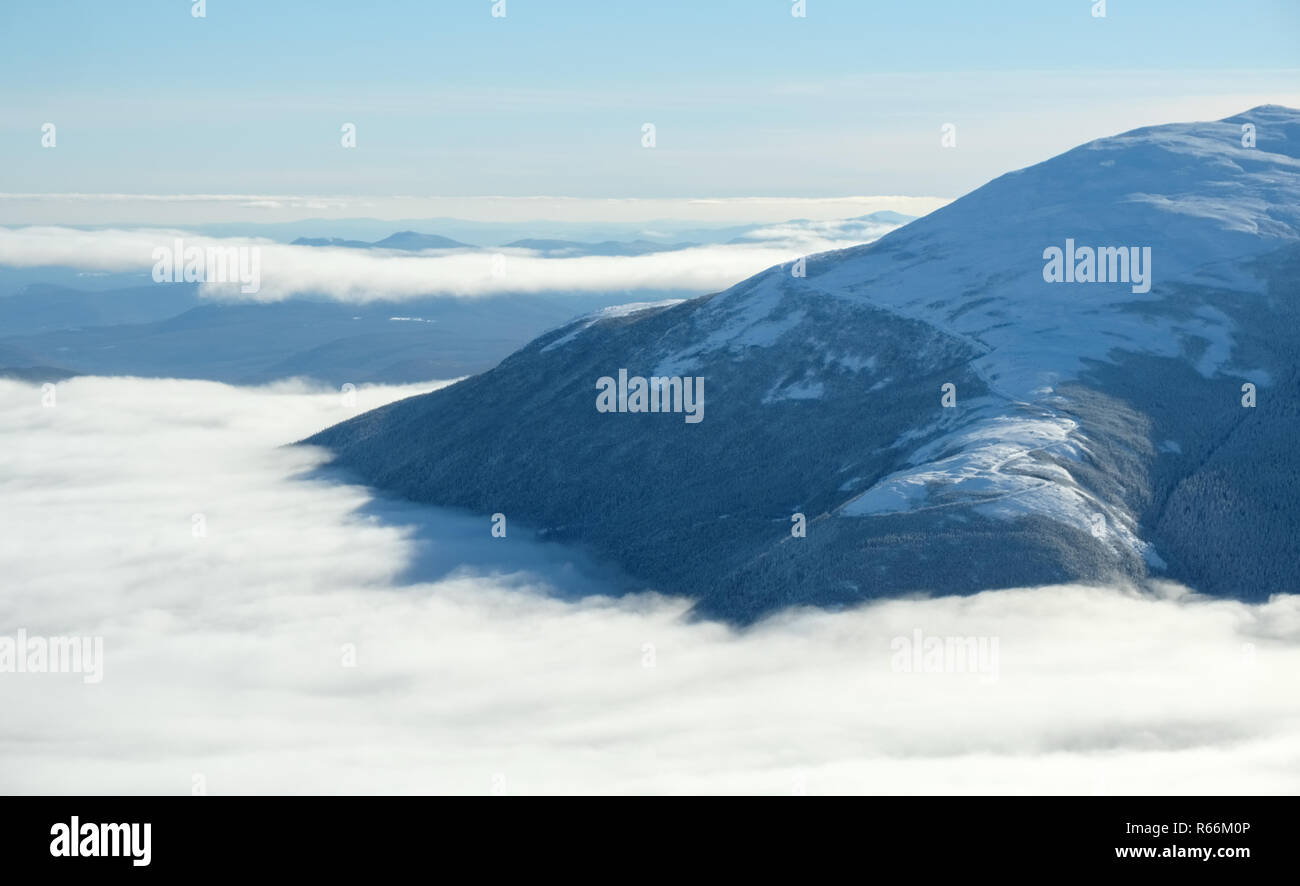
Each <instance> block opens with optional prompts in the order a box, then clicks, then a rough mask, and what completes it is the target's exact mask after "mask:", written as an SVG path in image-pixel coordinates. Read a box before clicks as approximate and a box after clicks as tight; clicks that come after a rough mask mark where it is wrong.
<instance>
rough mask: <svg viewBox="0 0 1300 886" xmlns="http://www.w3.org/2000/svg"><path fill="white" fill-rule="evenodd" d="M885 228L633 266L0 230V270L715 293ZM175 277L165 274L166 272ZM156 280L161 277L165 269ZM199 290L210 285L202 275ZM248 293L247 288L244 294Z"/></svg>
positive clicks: (313, 290) (336, 294)
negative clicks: (232, 269)
mask: <svg viewBox="0 0 1300 886" xmlns="http://www.w3.org/2000/svg"><path fill="white" fill-rule="evenodd" d="M892 227H893V226H890V225H883V224H881V225H863V224H862V223H853V222H815V223H807V224H805V225H794V224H787V225H783V226H780V227H775V228H771V229H764V230H763V231H762V232H761V234H757V235H756V236H755V237H754V239H753V241H752V242H745V243H736V244H725V245H711V246H700V247H695V248H689V249H680V250H674V251H670V252H658V253H654V254H650V255H638V256H582V257H564V258H547V257H544V256H542V255H541V254H540V253H538V252H536V251H533V250H528V249H504V248H503V249H474V250H465V249H456V250H439V251H433V252H424V253H419V254H411V253H407V252H397V251H392V250H360V249H347V248H330V247H311V246H293V245H288V244H283V243H276V242H273V241H270V240H265V239H256V238H213V237H204V236H199V235H195V234H192V233H187V232H185V231H180V230H167V229H133V230H116V229H110V230H100V231H85V230H79V229H74V228H64V227H24V228H12V229H8V228H0V265H7V266H10V267H18V268H32V267H49V266H59V267H72V268H78V269H81V270H86V271H111V272H117V273H122V272H133V271H136V272H140V273H142V274H150V273H151V272H152V271H153V268H154V265H155V262H156V256H155V252H154V251H155V250H156V249H166V250H170V251H172V252H173V253H175V251H176V250H175V244H176V242H177V240H179V241H180V242H181V245H182V248H183V249H188V248H190V247H198V248H201V249H205V250H206V249H208V248H221V249H226V248H231V247H237V248H243V249H246V250H247V249H256V250H257V265H258V277H259V279H258V281H257V284H258V285H257V286H256V287H254V288H256V289H257V291H256V292H255V293H249V292H242V291H241V286H240V284H239V283H233V284H230V283H205V284H204V285H203V287H202V288H201V292H202V294H203V295H204V296H205V297H209V298H215V299H244V300H248V299H252V300H258V301H279V300H282V299H285V298H289V297H291V296H294V295H301V294H313V295H324V296H327V297H330V298H334V299H338V300H340V301H347V302H366V301H372V300H380V299H383V300H399V299H406V298H415V297H423V296H429V295H448V296H482V295H494V294H500V293H543V292H610V291H619V290H661V291H683V292H707V291H711V290H717V289H723V288H726V287H728V286H731V285H732V284H734V283H736V282H738V281H740V280H743V279H744V278H746V277H748V276H751V275H752V274H755V273H757V272H759V271H761V270H763V269H764V268H768V267H771V266H772V265H777V264H782V263H785V262H789V261H792V260H793V259H796V258H798V257H800V256H803V255H807V254H810V253H814V252H824V251H827V250H831V249H841V248H844V247H846V246H851V245H855V244H858V243H864V242H868V241H870V240H873V239H875V238H877V237H879V236H881V235H882V234H884V233H886V232H888V231H889V230H891V229H892ZM171 267H172V266H171V265H167V268H168V269H170V268H171ZM165 273H170V270H168V271H166V272H165ZM208 279H215V278H214V277H212V276H209V277H208ZM242 288H244V289H246V288H247V287H242Z"/></svg>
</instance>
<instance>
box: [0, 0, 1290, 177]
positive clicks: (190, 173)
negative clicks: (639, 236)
mask: <svg viewBox="0 0 1300 886" xmlns="http://www.w3.org/2000/svg"><path fill="white" fill-rule="evenodd" d="M492 5H493V4H492V0H433V2H418V3H417V2H401V0H387V2H375V3H369V4H357V3H355V2H342V0H340V2H305V0H299V2H293V0H277V2H266V0H261V2H258V0H208V2H207V4H206V13H207V14H206V17H205V18H202V19H196V18H193V17H192V16H191V6H192V3H191V0H153V2H140V0H135V2H130V3H105V2H102V0H95V2H58V0H51V2H45V3H16V2H6V3H4V4H3V5H0V34H2V35H3V36H2V37H0V84H3V85H2V86H0V90H3V92H0V192H2V193H48V192H59V193H62V192H94V193H101V192H127V193H153V194H175V193H240V194H300V195H308V194H339V195H367V194H369V195H408V194H409V195H423V196H427V195H453V196H465V195H483V194H495V195H509V196H526V195H563V196H574V197H653V198H664V197H702V196H714V197H742V196H803V197H831V196H846V195H863V194H909V195H932V196H943V197H953V196H958V195H960V194H961V193H964V192H965V191H967V190H969V189H971V188H973V187H976V186H978V185H979V184H981V183H983V182H984V181H986V180H988V179H989V178H991V177H993V176H995V175H997V174H1000V173H1001V172H1004V171H1006V170H1008V169H1012V168H1018V167H1020V166H1024V165H1027V164H1028V163H1032V162H1036V161H1038V160H1041V159H1044V158H1046V157H1047V156H1051V155H1052V154H1055V153H1059V152H1060V151H1062V150H1065V149H1068V148H1069V147H1071V146H1072V145H1074V144H1077V143H1079V142H1081V141H1085V140H1087V139H1089V138H1094V137H1098V136H1103V135H1108V134H1111V133H1114V132H1118V131H1122V130H1124V129H1128V128H1132V127H1133V126H1138V125H1144V124H1150V123H1161V122H1171V121H1173V120H1180V119H1193V118H1206V117H1222V116H1227V115H1228V114H1231V113H1234V112H1237V111H1240V110H1244V109H1245V108H1247V107H1250V106H1253V105H1256V104H1260V103H1263V102H1281V103H1287V104H1300V98H1297V96H1300V75H1298V69H1300V48H1298V47H1300V3H1296V2H1295V0H1239V2H1234V3H1232V4H1225V3H1222V2H1220V0H1216V2H1208V0H1205V2H1192V0H1177V2H1175V0H1169V2H1150V0H1148V2H1136V0H1132V2H1122V0H1118V2H1117V0H1112V2H1109V3H1107V10H1106V11H1107V15H1106V17H1105V18H1094V17H1093V16H1092V14H1091V8H1092V5H1093V4H1092V2H1090V0H1003V2H999V3H976V2H955V0H934V2H922V0H916V2H901V3H900V2H889V3H885V2H863V0H807V4H806V8H807V17H806V18H802V19H800V18H795V17H792V16H791V14H790V10H791V6H792V2H791V0H749V2H739V0H714V2H708V3H705V2H631V0H625V2H608V3H606V2H599V0H587V2H572V0H545V2H542V0H507V2H506V10H507V15H506V17H505V18H503V19H502V18H493V17H492V15H491V8H492ZM46 122H53V123H54V124H55V125H56V126H57V138H58V143H57V148H56V149H53V150H49V149H42V148H41V145H40V128H41V125H42V124H43V123H46ZM345 122H351V123H354V124H356V126H357V148H356V149H355V150H344V149H342V148H341V146H340V143H339V139H340V126H341V125H342V124H343V123H345ZM647 122H650V123H654V125H655V126H656V130H657V131H656V137H657V145H656V147H655V148H654V149H653V150H649V149H645V148H643V147H642V146H641V127H642V124H643V123H647ZM947 122H952V123H955V124H956V126H957V134H958V143H957V147H956V148H955V149H943V148H941V146H940V144H939V138H940V127H941V126H942V125H943V124H944V123H947Z"/></svg>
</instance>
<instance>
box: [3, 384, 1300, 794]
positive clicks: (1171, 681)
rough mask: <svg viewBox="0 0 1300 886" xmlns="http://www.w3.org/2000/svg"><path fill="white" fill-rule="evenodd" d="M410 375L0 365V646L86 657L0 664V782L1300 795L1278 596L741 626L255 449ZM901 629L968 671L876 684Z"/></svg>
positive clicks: (956, 601)
mask: <svg viewBox="0 0 1300 886" xmlns="http://www.w3.org/2000/svg"><path fill="white" fill-rule="evenodd" d="M431 387H433V385H425V386H410V387H405V388H362V389H360V390H359V391H357V392H356V400H355V402H353V401H351V400H350V399H348V398H347V397H346V396H342V395H340V394H339V393H337V392H333V391H322V390H313V389H309V388H306V387H303V386H301V385H298V384H295V383H284V384H280V385H276V386H272V387H268V388H262V389H257V390H253V391H249V390H248V389H236V388H231V387H227V386H224V385H220V384H215V383H208V382H194V381H168V380H162V381H158V380H138V379H99V378H81V379H74V380H72V381H69V382H65V383H62V384H60V385H59V386H58V387H57V388H55V389H54V391H53V401H52V402H53V405H44V403H49V402H51V399H50V391H49V390H48V389H46V390H45V391H42V389H41V388H39V387H37V386H32V385H26V384H20V383H16V382H9V381H0V498H2V499H3V501H4V502H5V506H4V508H3V509H0V574H3V575H4V587H5V593H4V594H3V595H0V634H6V635H12V634H13V633H14V631H16V630H17V629H19V628H23V629H25V630H27V631H28V632H29V633H30V634H43V635H49V636H58V635H88V636H102V637H103V638H104V656H105V661H104V674H103V681H102V682H101V683H98V684H94V685H87V684H85V683H83V681H82V680H81V679H80V678H79V677H77V676H75V675H69V674H13V673H3V674H0V706H2V707H3V709H4V710H5V711H6V716H5V717H4V718H3V721H2V723H0V741H3V749H4V752H3V754H0V791H3V792H6V793H9V792H67V793H96V792H110V791H111V792H118V791H121V792H157V793H164V794H166V793H178V794H186V793H190V792H191V790H192V787H193V785H194V784H195V783H196V777H198V778H200V779H201V783H202V784H203V785H204V786H205V787H206V789H207V791H209V792H211V793H214V794H223V793H241V792H319V793H336V792H390V791H391V792H408V791H409V792H434V793H440V792H458V793H491V792H493V791H496V792H503V793H519V794H523V793H534V792H576V791H581V792H614V793H623V792H656V791H726V792H755V793H775V794H789V793H801V792H804V791H806V792H808V793H841V792H873V793H874V792H884V793H916V792H983V791H994V792H1000V791H1007V792H1022V791H1032V792H1049V793H1050V792H1065V793H1083V794H1088V793H1143V792H1172V793H1182V792H1186V793H1198V794H1199V793H1218V792H1241V793H1255V792H1259V793H1268V792H1295V791H1296V790H1300V766H1298V765H1297V763H1298V762H1300V751H1297V747H1300V743H1298V742H1297V738H1300V699H1297V697H1296V694H1295V691H1294V687H1295V680H1296V676H1297V674H1300V598H1297V597H1294V596H1285V597H1276V598H1274V599H1273V600H1271V601H1269V602H1268V603H1266V604H1263V605H1258V606H1248V605H1244V604H1241V603H1237V602H1232V601H1223V600H1217V601H1216V600H1205V599H1198V598H1196V597H1194V596H1193V595H1190V594H1189V593H1188V592H1186V591H1185V590H1183V589H1180V588H1177V587H1174V586H1161V587H1159V588H1157V589H1156V590H1155V591H1154V592H1143V593H1140V592H1138V591H1135V590H1132V589H1104V588H1082V587H1051V588H1038V589H1025V590H1016V591H999V592H988V593H984V594H979V595H976V596H974V597H968V598H945V599H936V600H912V601H905V600H894V601H887V602H880V603H876V604H873V605H868V606H865V607H862V608H860V609H856V610H853V611H848V612H838V613H826V612H792V613H787V614H785V615H783V616H781V617H780V618H778V619H775V620H773V621H769V622H766V623H763V624H761V625H759V626H758V627H756V628H754V629H752V630H750V631H747V632H745V633H743V634H737V633H735V632H733V631H731V630H729V629H727V628H725V627H723V626H720V625H717V624H711V623H693V622H690V621H688V620H686V619H684V618H683V613H684V611H685V608H686V604H685V603H683V602H682V601H679V600H673V599H666V598H663V597H660V596H657V595H654V594H636V595H630V596H625V597H621V598H615V597H611V596H601V595H600V594H599V593H598V592H600V591H601V590H602V589H603V588H605V587H606V585H605V583H604V582H605V579H604V577H603V576H602V575H601V573H600V570H599V569H598V568H597V567H595V566H593V565H591V564H588V563H585V562H584V561H583V559H582V558H581V557H578V556H576V555H574V554H573V553H571V552H569V551H566V550H564V549H562V548H558V547H556V546H553V545H545V544H540V543H537V542H535V541H533V540H531V539H530V538H529V537H528V534H527V533H526V532H525V531H524V530H523V529H522V528H521V527H515V526H510V528H509V531H508V535H507V537H506V538H505V539H494V538H492V537H491V535H490V532H489V526H490V523H489V521H488V519H487V518H486V517H481V516H476V515H466V514H461V513H450V512H444V511H439V510H437V509H430V508H423V507H417V506H414V505H409V504H399V503H393V502H386V501H383V500H379V499H376V498H375V497H374V496H373V495H372V493H370V492H369V491H368V490H366V489H364V488H361V487H357V486H350V485H346V484H345V483H343V482H341V481H339V480H337V479H329V478H322V477H321V476H320V475H318V474H316V473H314V472H313V469H314V468H316V467H317V466H319V465H320V464H321V462H322V461H323V459H324V458H325V455H324V453H322V452H320V451H317V450H312V449H305V448H300V447H283V446H282V445H281V444H285V443H289V442H292V441H294V440H296V439H300V438H301V437H303V436H305V435H307V434H309V433H310V432H312V431H314V430H316V429H318V428H321V427H324V426H326V425H328V424H330V423H332V422H335V421H338V420H341V419H343V418H346V417H348V416H349V415H352V414H355V413H356V412H358V411H361V410H365V409H369V408H373V407H374V406H377V405H380V404H381V403H383V402H386V401H388V400H392V399H396V398H398V397H402V396H408V395H410V394H413V393H417V392H419V391H422V390H428V389H430V388H431ZM43 401H44V402H43ZM195 515H199V516H200V517H201V518H202V521H201V522H202V526H203V532H202V533H201V534H197V533H196V530H195V526H196V525H197V524H196V521H195ZM917 631H920V632H921V633H922V635H923V636H926V637H940V638H942V637H950V636H951V637H974V638H982V639H984V640H985V641H992V640H996V641H997V646H996V648H997V658H996V662H995V667H993V668H990V669H987V670H986V671H985V672H984V673H962V672H951V671H944V670H942V669H941V670H940V671H939V672H921V673H918V672H912V673H907V672H903V671H900V670H899V659H898V646H899V642H900V640H910V638H912V637H914V636H916V633H915V632H917ZM349 650H352V652H354V654H355V667H349V666H346V663H347V662H348V660H349V659H348V656H349V654H350V653H349ZM923 670H925V669H923Z"/></svg>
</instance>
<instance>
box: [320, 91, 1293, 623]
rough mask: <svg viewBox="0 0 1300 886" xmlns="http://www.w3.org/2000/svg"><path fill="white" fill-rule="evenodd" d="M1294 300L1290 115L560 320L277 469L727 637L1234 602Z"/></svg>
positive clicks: (1001, 188)
mask: <svg viewBox="0 0 1300 886" xmlns="http://www.w3.org/2000/svg"><path fill="white" fill-rule="evenodd" d="M1247 133H1250V134H1251V135H1252V136H1253V138H1255V139H1256V141H1254V142H1251V143H1248V138H1247ZM1067 267H1068V271H1067V270H1066V268H1067ZM1297 280H1300V112H1297V111H1295V110H1292V109H1289V108H1283V107H1277V106H1263V107H1259V108H1255V109H1253V110H1250V111H1247V112H1245V113H1243V114H1240V115H1236V116H1234V117H1230V118H1227V119H1225V120H1222V121H1218V122H1210V123H1192V124H1175V125H1166V126H1154V127H1149V128H1144V129H1138V130H1134V131H1132V132H1128V133H1125V134H1122V135H1118V136H1115V137H1111V138H1103V139H1099V140H1097V141H1093V142H1089V143H1087V144H1085V145H1082V146H1080V147H1078V148H1075V149H1074V150H1072V151H1069V152H1067V153H1065V154H1062V155H1060V156H1058V157H1055V158H1053V159H1051V160H1048V161H1046V162H1044V163H1041V164H1038V165H1036V166H1033V167H1029V168H1027V169H1022V170H1019V171H1016V172H1011V173H1008V174H1006V175H1004V176H1002V177H1000V178H998V179H996V180H994V181H992V182H990V183H989V184H987V185H985V186H984V187H982V188H980V189H978V190H976V191H974V192H972V193H971V194H969V195H967V196H965V197H963V198H962V199H960V200H957V201H956V202H954V203H952V204H950V205H948V206H946V207H944V208H943V209H940V210H938V211H936V212H934V213H932V214H930V215H928V216H926V217H924V218H922V219H920V220H918V221H915V222H912V223H911V224H908V225H906V226H905V227H903V228H901V229H899V230H896V231H894V232H893V233H891V234H888V235H887V236H885V237H883V238H882V239H880V240H879V241H877V242H875V243H873V244H870V245H867V246H861V247H856V248H853V249H847V250H843V251H839V252H832V253H825V254H820V255H813V256H809V257H808V258H807V259H806V260H805V261H803V262H798V263H790V264H788V265H784V266H780V267H774V268H771V269H769V270H767V271H765V272H763V273H761V274H758V275H756V276H755V277H753V278H751V279H749V280H746V281H744V282H742V283H739V284H737V285H736V286H734V287H732V288H730V289H728V290H727V291H725V292H722V293H718V294H715V295H708V296H703V297H700V298H695V299H691V300H689V301H686V302H682V303H673V304H665V305H651V306H641V307H638V308H633V309H628V310H626V311H607V312H605V313H603V314H600V315H596V316H593V317H589V318H586V319H584V320H581V321H579V322H576V323H572V324H569V325H567V326H565V327H563V328H561V329H558V330H555V331H553V332H550V333H547V334H546V335H543V336H541V337H540V338H538V339H536V340H535V341H533V342H531V343H530V344H529V345H527V346H526V347H524V348H523V349H522V350H520V351H518V352H517V353H515V354H513V355H512V356H510V357H508V358H507V359H505V360H504V361H503V362H502V363H501V364H500V365H499V366H497V367H496V368H494V369H493V370H491V371H489V372H486V373H483V374H482V375H478V376H476V377H474V378H470V379H467V380H465V381H463V382H461V383H459V384H456V385H453V386H451V387H449V388H445V389H442V390H439V391H437V392H435V393H432V394H428V395H425V396H420V397H414V398H411V399H408V400H404V401H401V402H398V403H394V404H391V405H389V406H386V407H383V408H381V409H378V410H375V411H373V412H370V413H367V414H365V415H362V416H359V417H357V418H355V419H353V420H351V421H348V422H345V423H343V424H340V425H337V426H335V427H333V428H330V429H328V430H326V431H323V432H322V433H320V434H317V435H316V436H314V437H312V438H311V439H310V440H308V441H306V442H308V443H311V444H315V445H320V446H325V447H328V448H330V449H331V450H333V451H334V453H335V463H336V465H338V466H341V467H343V468H346V469H347V470H348V471H349V472H351V473H352V474H353V475H354V476H356V477H358V478H360V479H362V480H363V481H365V482H367V483H370V484H373V485H375V486H377V487H380V488H382V489H385V490H389V491H391V492H395V493H398V494H401V495H404V496H406V497H408V498H410V499H413V500H416V501H422V502H431V503H436V504H439V505H449V506H455V507H460V508H466V509H470V510H473V511H476V512H479V513H482V514H485V515H486V514H492V513H498V512H499V513H503V514H505V515H507V517H508V519H510V520H513V521H516V524H515V525H524V526H530V527H533V528H535V529H537V530H538V531H539V532H540V533H541V534H542V535H543V536H545V537H550V538H555V539H559V540H563V541H566V542H570V543H578V544H583V545H586V546H588V547H590V548H591V549H593V550H594V551H596V552H598V553H599V554H601V555H603V556H605V557H607V558H608V559H610V560H612V561H614V562H616V563H617V564H618V565H619V566H621V567H622V568H623V569H624V570H625V571H626V572H627V573H629V574H630V575H632V576H634V577H635V578H636V579H637V580H638V581H639V582H640V583H642V584H643V585H645V586H650V587H653V588H656V589H659V590H661V591H664V592H668V593H674V594H683V595H686V596H689V597H691V598H693V599H695V600H696V611H697V612H698V613H700V614H702V615H705V616H709V617H717V618H722V619H726V620H728V621H732V622H737V623H747V622H750V621H752V620H754V619H757V618H760V617H762V616H764V615H766V614H768V613H771V612H774V611H776V610H779V609H782V608H784V607H788V606H793V605H818V606H831V607H834V606H841V605H848V604H853V603H857V602H860V601H862V600H866V599H870V598H873V597H881V596H892V595H900V594H911V593H965V592H972V591H977V590H983V589H988V588H998V587H1010V586H1020V585H1031V584H1044V583H1055V582H1062V581H1097V582H1100V581H1111V580H1115V579H1141V578H1144V577H1146V576H1150V575H1157V576H1161V575H1162V576H1168V577H1171V578H1174V579H1178V580H1180V581H1184V582H1186V583H1188V584H1190V585H1191V586H1192V587H1194V588H1196V589H1198V590H1201V591H1204V592H1207V593H1211V594H1218V595H1231V596H1239V597H1247V598H1261V597H1264V596H1267V595H1268V594H1270V593H1274V592H1278V591H1296V590H1297V587H1296V584H1297V578H1296V576H1297V568H1296V567H1297V565H1298V564H1300V495H1297V493H1300V456H1297V454H1296V451H1295V441H1296V440H1297V439H1300V400H1298V399H1297V385H1298V383H1300V375H1298V372H1300V284H1298V283H1297ZM621 370H625V373H624V372H621ZM623 375H626V376H628V377H632V378H634V377H637V376H642V377H650V376H655V377H660V378H666V379H672V378H677V379H679V380H680V381H683V382H685V381H690V380H699V382H698V383H699V384H700V385H702V388H703V414H702V420H701V421H699V422H698V423H692V422H689V421H684V420H683V416H682V415H679V414H674V413H669V414H664V413H658V414H656V413H637V412H631V411H627V407H628V406H629V405H631V406H635V405H636V404H637V402H638V401H637V400H635V399H634V397H629V396H628V393H627V390H626V389H625V388H624V386H623V385H619V388H620V392H619V395H618V399H617V406H618V408H617V409H614V410H613V411H612V412H611V411H601V410H598V408H597V407H598V405H599V404H600V402H601V401H600V400H598V396H604V394H603V393H600V389H601V386H602V384H603V383H602V382H601V381H600V380H601V379H604V378H609V379H614V378H619V377H621V376H623ZM611 402H612V401H609V400H606V401H605V405H606V406H609V405H611ZM801 517H802V519H803V520H806V536H804V537H800V536H799V535H798V534H797V532H792V529H793V530H797V529H798V528H799V526H800V518H801ZM484 525H485V527H486V525H487V524H486V523H485V524H484ZM484 531H486V528H485V530H484Z"/></svg>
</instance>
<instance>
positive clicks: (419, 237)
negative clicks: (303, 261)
mask: <svg viewBox="0 0 1300 886" xmlns="http://www.w3.org/2000/svg"><path fill="white" fill-rule="evenodd" d="M292 245H294V246H337V247H343V248H346V249H402V250H405V251H408V252H418V251H420V250H422V249H473V248H475V247H472V246H470V245H469V244H468V243H461V242H459V241H457V240H452V239H451V238H450V237H439V236H438V235H437V234H420V233H418V232H416V231H398V232H397V233H396V234H390V235H389V236H387V237H385V238H384V239H382V240H376V241H375V242H373V243H367V242H365V241H364V240H341V239H339V238H338V237H299V238H298V239H297V240H294V241H293V244H292Z"/></svg>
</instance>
